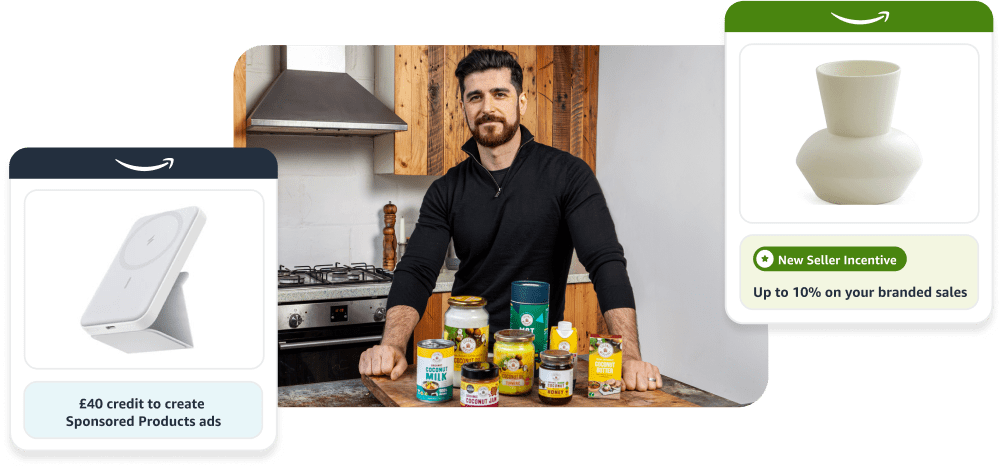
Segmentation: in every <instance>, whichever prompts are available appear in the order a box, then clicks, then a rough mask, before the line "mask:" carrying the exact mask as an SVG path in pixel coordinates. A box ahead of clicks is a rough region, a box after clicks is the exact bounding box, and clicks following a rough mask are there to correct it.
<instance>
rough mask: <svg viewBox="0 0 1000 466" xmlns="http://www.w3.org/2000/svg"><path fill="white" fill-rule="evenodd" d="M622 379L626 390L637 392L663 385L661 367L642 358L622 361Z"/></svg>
mask: <svg viewBox="0 0 1000 466" xmlns="http://www.w3.org/2000/svg"><path fill="white" fill-rule="evenodd" d="M650 379H652V380H650ZM622 381H623V382H625V389H626V390H635V391H637V392H644V391H646V390H656V389H658V388H660V387H663V377H661V376H660V369H659V368H658V367H656V366H654V365H652V364H650V363H648V362H645V361H643V360H641V359H628V360H625V361H624V362H623V363H622Z"/></svg>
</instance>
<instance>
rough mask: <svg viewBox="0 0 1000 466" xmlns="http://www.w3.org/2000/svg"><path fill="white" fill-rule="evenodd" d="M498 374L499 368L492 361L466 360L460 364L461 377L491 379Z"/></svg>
mask: <svg viewBox="0 0 1000 466" xmlns="http://www.w3.org/2000/svg"><path fill="white" fill-rule="evenodd" d="M499 376H500V368H499V367H497V365H496V364H493V363H492V362H484V361H479V362H467V363H465V364H462V378H463V379H469V380H492V379H495V378H497V377H499Z"/></svg>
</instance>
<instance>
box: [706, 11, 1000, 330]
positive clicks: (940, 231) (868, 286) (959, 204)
mask: <svg viewBox="0 0 1000 466" xmlns="http://www.w3.org/2000/svg"><path fill="white" fill-rule="evenodd" d="M992 31H993V16H992V13H991V12H990V10H989V8H988V7H987V6H985V5H983V4H981V3H978V2H740V3H737V4H734V5H733V6H732V7H730V9H729V11H728V12H727V14H726V51H725V54H726V58H725V59H726V167H725V170H726V196H725V203H726V214H725V216H726V233H725V248H726V259H725V261H726V285H725V288H726V311H727V313H728V314H729V316H730V318H732V319H733V320H735V321H737V322H740V323H783V322H785V323H792V322H979V321H982V320H984V319H985V318H986V317H987V316H988V315H989V312H990V308H991V306H992V299H991V296H992V286H991V283H992V268H993V263H992V255H993V251H992V231H993V230H992V224H993V203H992V196H991V194H992V190H993V164H992V159H991V154H992V132H991V128H992V113H991V111H990V109H991V106H992V86H991V84H990V83H991V82H992V78H993V76H992V68H993V62H992V54H993V51H992V40H993V39H992Z"/></svg>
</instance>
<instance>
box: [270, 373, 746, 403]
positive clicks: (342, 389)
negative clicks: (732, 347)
mask: <svg viewBox="0 0 1000 466" xmlns="http://www.w3.org/2000/svg"><path fill="white" fill-rule="evenodd" d="M660 390H662V391H664V392H666V393H667V394H670V395H673V396H676V397H677V398H680V399H682V400H684V401H688V402H691V403H694V404H696V405H698V406H704V407H737V406H744V405H740V404H739V403H734V402H732V401H729V400H727V399H725V398H722V397H721V396H716V395H713V394H711V393H708V392H706V391H704V390H699V389H697V388H695V387H692V386H690V385H688V384H685V383H683V382H678V381H676V380H674V379H671V378H670V377H667V376H663V388H661V389H660ZM278 406H279V407H283V408H287V407H299V406H306V407H340V406H353V407H381V406H382V403H380V402H379V401H378V399H376V398H375V395H372V393H371V392H370V391H369V390H368V389H367V388H366V387H365V386H364V384H362V383H361V379H352V380H341V381H338V382H324V383H313V384H306V385H293V386H289V387H278Z"/></svg>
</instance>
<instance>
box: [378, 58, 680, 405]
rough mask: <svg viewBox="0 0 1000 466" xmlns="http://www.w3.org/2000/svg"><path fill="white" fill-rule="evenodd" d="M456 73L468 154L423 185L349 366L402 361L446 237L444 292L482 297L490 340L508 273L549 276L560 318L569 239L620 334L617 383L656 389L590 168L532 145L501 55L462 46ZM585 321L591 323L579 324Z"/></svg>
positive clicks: (554, 313) (514, 72) (516, 87)
mask: <svg viewBox="0 0 1000 466" xmlns="http://www.w3.org/2000/svg"><path fill="white" fill-rule="evenodd" d="M455 76H456V77H457V78H458V82H459V86H460V90H461V97H462V100H461V105H462V110H463V111H464V113H465V120H466V123H467V124H468V125H469V130H470V131H471V132H472V138H471V139H470V140H469V141H468V142H466V143H465V145H464V146H462V150H463V151H465V152H466V153H467V154H468V156H469V157H468V158H467V159H466V160H465V161H463V162H462V163H459V164H458V165H457V166H455V167H454V168H452V169H451V170H448V173H446V174H445V175H444V176H443V177H441V178H440V179H438V180H436V181H435V182H434V183H433V184H432V185H431V187H430V188H429V189H428V190H427V194H426V195H425V196H424V200H423V204H422V205H421V207H420V217H419V219H418V221H417V225H416V228H415V229H414V230H413V234H412V235H411V236H410V240H409V243H408V244H407V248H406V257H405V258H404V259H403V260H401V261H400V262H399V264H398V266H397V268H396V271H395V276H394V278H393V282H392V288H391V289H390V291H389V298H388V303H387V307H388V308H389V310H388V311H387V312H386V325H385V331H384V333H383V335H382V341H381V344H379V345H376V346H374V347H372V348H369V349H368V350H366V351H365V352H364V353H363V354H362V355H361V359H360V361H359V370H360V371H361V373H362V374H365V375H386V374H387V375H389V376H390V377H391V378H392V379H396V378H398V377H399V376H400V375H402V374H403V372H404V371H405V370H406V357H405V354H406V344H407V342H408V340H409V339H410V335H412V333H413V329H414V328H415V327H416V326H417V322H419V321H420V317H421V316H422V315H423V312H424V308H425V307H426V305H427V300H428V298H429V297H430V295H431V291H432V290H433V289H434V284H435V282H436V280H437V277H438V274H439V271H440V269H441V264H442V263H443V262H444V258H445V254H446V252H447V249H448V243H449V241H450V240H452V239H453V240H454V243H455V253H456V255H457V256H458V258H459V260H460V261H461V262H460V266H459V269H458V271H457V272H456V273H455V282H454V285H453V287H452V295H453V296H462V295H472V296H482V297H483V298H485V299H486V301H487V306H486V310H487V312H488V313H489V316H490V318H489V325H490V327H489V332H490V334H491V335H490V347H491V348H492V344H493V335H492V334H493V333H495V332H496V331H498V330H502V329H506V328H509V326H510V320H509V319H510V317H509V316H510V290H511V283H512V282H514V281H518V280H532V281H541V282H546V283H549V285H550V290H551V291H550V301H549V322H551V323H553V324H554V323H555V322H559V321H560V320H562V319H563V311H564V309H565V296H566V280H567V276H568V275H569V268H570V262H571V261H572V257H573V249H574V248H576V252H577V256H578V258H579V259H580V262H581V263H582V264H583V265H584V267H586V269H587V272H588V273H589V274H590V279H591V281H592V282H593V283H594V288H595V290H596V292H597V299H598V302H599V303H600V306H601V312H602V313H603V314H604V319H605V321H606V322H607V324H608V329H609V330H610V332H611V333H612V334H616V335H622V337H623V345H622V351H623V354H622V356H623V358H622V360H623V363H622V380H623V382H624V385H625V388H626V389H628V390H638V391H645V390H655V389H657V388H660V387H662V386H663V382H662V380H661V378H660V372H659V369H658V368H657V367H656V366H654V365H652V364H649V363H647V362H644V361H643V360H642V356H641V355H640V353H639V334H638V330H637V327H636V319H635V298H634V297H633V294H632V285H631V283H630V282H629V278H628V273H627V272H626V269H625V255H624V249H623V248H622V246H621V244H620V243H619V242H618V237H617V235H616V233H615V227H614V223H613V222H612V220H611V213H610V212H609V211H608V206H607V202H606V201H605V199H604V194H603V192H602V191H601V187H600V185H599V184H598V183H597V178H596V177H595V176H594V172H593V171H591V169H590V167H589V166H587V164H586V163H585V162H584V161H582V160H581V159H579V158H577V157H574V156H573V155H571V154H569V153H567V152H563V151H561V150H558V149H555V148H552V147H549V146H546V145H543V144H539V143H538V142H535V140H534V137H533V136H532V135H531V133H530V132H528V129H527V128H525V127H524V126H521V124H520V122H521V115H523V114H524V112H525V110H526V109H527V108H528V97H527V95H526V94H525V93H524V92H523V90H522V82H523V71H522V69H521V66H520V65H519V64H518V63H517V60H516V59H515V58H514V57H513V56H512V55H511V54H510V53H509V52H506V51H502V50H491V49H477V50H473V51H472V52H471V53H469V55H468V56H466V57H465V58H464V59H462V61H461V62H459V64H458V66H457V67H456V70H455ZM586 330H595V329H580V331H586Z"/></svg>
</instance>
